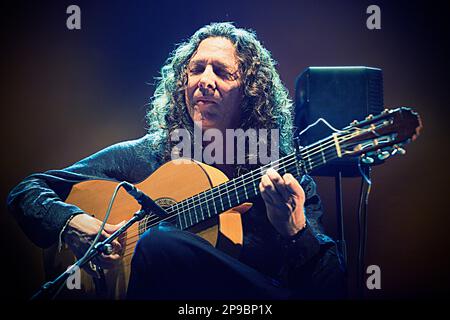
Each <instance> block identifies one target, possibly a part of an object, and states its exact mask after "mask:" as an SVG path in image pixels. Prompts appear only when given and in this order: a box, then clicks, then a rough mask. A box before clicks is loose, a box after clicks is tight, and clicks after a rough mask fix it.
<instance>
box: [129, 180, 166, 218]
mask: <svg viewBox="0 0 450 320" xmlns="http://www.w3.org/2000/svg"><path fill="white" fill-rule="evenodd" d="M122 186H123V188H124V189H125V190H126V191H127V192H128V194H130V195H131V196H132V197H133V198H134V199H136V201H137V202H138V203H139V204H140V205H141V206H142V210H144V211H145V212H147V213H149V212H150V211H151V212H152V213H154V214H156V215H157V216H159V217H160V218H165V217H167V216H168V213H167V212H166V210H164V209H163V208H161V207H160V206H159V205H158V204H156V202H155V201H153V200H152V198H150V197H149V196H147V195H146V194H145V193H144V192H142V191H141V190H139V189H138V188H136V186H134V185H133V184H131V183H129V182H126V181H122Z"/></svg>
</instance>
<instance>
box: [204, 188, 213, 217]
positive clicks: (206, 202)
mask: <svg viewBox="0 0 450 320" xmlns="http://www.w3.org/2000/svg"><path fill="white" fill-rule="evenodd" d="M203 197H204V198H205V204H206V209H208V218H211V211H210V210H209V203H208V199H206V192H204V193H203Z"/></svg>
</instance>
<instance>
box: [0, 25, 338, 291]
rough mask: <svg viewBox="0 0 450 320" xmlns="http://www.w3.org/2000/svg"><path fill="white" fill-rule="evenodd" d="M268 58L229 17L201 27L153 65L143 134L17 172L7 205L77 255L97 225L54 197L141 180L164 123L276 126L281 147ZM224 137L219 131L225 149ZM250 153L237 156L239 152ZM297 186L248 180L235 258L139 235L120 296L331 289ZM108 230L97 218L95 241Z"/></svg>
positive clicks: (304, 194) (269, 178)
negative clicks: (69, 160) (252, 184)
mask: <svg viewBox="0 0 450 320" xmlns="http://www.w3.org/2000/svg"><path fill="white" fill-rule="evenodd" d="M274 65H275V62H274V61H273V60H272V58H271V57H270V53H269V52H268V51H267V50H266V49H264V48H263V47H262V45H261V44H260V42H259V41H258V40H257V39H256V36H255V35H254V34H253V33H252V32H249V31H246V30H243V29H238V28H236V27H234V26H233V25H232V24H230V23H215V24H211V25H208V26H205V27H203V28H201V29H200V30H198V31H197V32H196V33H195V34H194V35H193V36H192V37H191V38H190V39H189V40H188V41H187V42H185V43H182V44H180V45H179V46H178V47H177V48H176V49H175V51H174V52H173V54H172V55H171V57H170V58H169V59H168V61H167V64H166V65H165V66H164V67H163V68H162V72H161V78H160V80H159V83H158V85H157V88H156V90H155V94H154V97H153V100H152V103H151V108H150V110H149V113H148V123H149V133H148V134H147V135H146V136H144V137H143V138H141V139H138V140H134V141H128V142H124V143H120V144H117V145H113V146H111V147H108V148H106V149H104V150H102V151H100V152H98V153H96V154H94V155H92V156H90V157H88V158H86V159H83V160H81V161H79V162H78V163H76V164H74V165H72V166H70V167H68V168H66V169H64V170H51V171H48V172H46V173H43V174H34V175H31V176H29V177H27V178H26V179H25V180H24V181H22V182H21V183H20V184H19V185H18V186H16V188H14V189H13V190H12V191H11V193H10V195H9V197H8V205H9V208H10V210H11V212H12V213H13V214H14V215H15V216H16V217H17V219H18V222H19V224H20V225H21V226H22V228H23V229H24V231H25V232H26V233H27V234H28V236H29V237H30V238H31V239H32V240H33V241H34V242H35V243H36V244H38V245H40V246H42V247H47V246H49V245H51V244H53V243H54V242H55V241H58V239H59V240H60V241H64V242H65V243H66V244H67V245H68V246H69V247H70V249H71V250H72V251H73V252H74V253H75V254H76V255H77V256H78V257H80V256H81V255H83V254H84V252H85V251H86V249H87V248H88V247H89V245H90V243H91V241H92V239H93V238H94V237H95V235H96V233H97V232H98V230H99V227H100V224H101V221H99V220H97V219H95V218H94V217H92V216H90V215H89V213H85V212H83V211H82V210H81V209H79V208H78V207H76V206H73V205H69V204H66V203H64V201H63V200H64V199H65V198H66V197H67V195H68V193H69V192H70V189H71V187H72V186H73V184H75V183H77V182H81V181H85V180H87V179H114V180H117V181H122V180H126V181H129V182H131V183H137V182H139V181H142V180H144V179H145V178H147V177H148V176H149V175H150V174H151V173H152V172H153V171H154V170H155V169H157V168H158V167H159V166H160V165H161V164H163V163H164V162H166V161H168V160H170V159H171V156H172V152H173V147H174V142H173V141H172V140H171V137H170V134H171V133H172V132H174V130H177V129H185V130H188V131H189V132H193V131H194V127H195V126H198V127H201V129H202V130H208V129H217V130H219V131H220V132H222V133H223V136H224V137H226V135H225V131H226V130H227V129H237V128H242V129H244V130H246V129H249V128H254V129H262V128H264V129H278V130H279V133H280V144H279V149H280V153H281V155H286V154H288V153H289V152H292V151H293V148H292V103H291V101H290V100H289V98H288V94H287V90H286V89H285V87H284V86H283V85H282V83H281V81H280V78H279V76H278V73H277V72H276V70H275V67H274ZM269 140H270V139H269ZM192 143H193V144H195V143H199V142H198V141H197V142H196V141H193V142H192ZM230 143H231V141H226V139H224V148H223V151H224V152H225V153H226V152H227V150H229V149H228V148H227V145H228V144H230ZM269 143H273V141H272V142H271V141H269ZM206 145H207V144H205V145H202V146H201V147H205V146H206ZM251 156H252V155H251V154H250V153H248V152H247V154H246V159H249V158H250V157H251ZM253 156H254V155H253ZM258 162H259V163H260V161H259V159H258ZM212 165H214V166H215V167H217V168H218V169H220V170H222V171H223V172H224V173H225V174H226V175H227V176H228V177H229V178H233V177H236V176H239V175H241V174H242V173H243V172H246V171H248V170H250V169H252V168H254V167H255V166H254V165H251V164H250V162H248V163H245V164H236V163H233V164H229V163H226V164H222V163H213V164H212ZM301 182H302V185H301V184H300V183H299V182H298V181H297V180H296V179H295V178H294V177H293V176H292V175H291V174H285V175H283V176H281V175H280V174H278V173H277V172H276V171H275V170H274V169H269V170H267V172H266V174H265V175H263V177H262V179H261V181H260V183H259V189H260V192H261V197H256V198H255V199H253V203H254V206H253V207H252V209H250V211H249V212H248V213H246V214H245V215H243V216H242V219H243V227H244V246H243V248H242V253H241V255H240V257H239V259H235V258H232V257H230V256H228V255H227V254H226V253H224V252H221V251H220V250H218V249H216V248H213V247H212V246H211V245H210V244H209V243H207V242H206V241H205V240H203V239H201V238H199V237H198V236H196V235H194V234H191V233H188V232H185V231H181V230H176V229H175V228H174V227H173V226H170V225H166V224H161V225H160V226H159V227H156V228H153V229H151V230H149V231H147V232H146V233H145V234H144V235H143V236H142V237H141V239H140V240H139V242H138V244H137V246H136V250H135V254H134V257H133V261H132V271H131V276H130V283H129V288H128V297H129V298H131V299H222V298H224V299H227V298H228V299H235V298H241V299H283V298H341V297H343V293H344V289H343V288H344V287H345V285H344V278H343V276H342V275H343V272H342V270H341V265H340V262H339V256H338V254H337V251H336V246H335V244H334V242H333V241H332V240H331V239H330V238H328V237H327V236H325V235H324V234H323V231H322V228H321V225H320V216H321V215H322V212H321V205H320V200H319V198H318V196H317V194H316V192H315V184H314V182H313V181H312V179H311V178H310V177H307V176H304V177H302V181H301ZM305 213H306V215H305ZM119 227H120V224H119V225H109V224H107V225H106V227H105V229H104V232H103V237H106V236H108V235H109V234H111V233H113V232H114V231H115V230H117V229H118V228H119ZM113 247H114V250H113V253H112V254H111V255H108V256H106V255H102V256H101V257H99V258H97V259H96V260H95V263H96V264H98V265H99V266H102V267H104V268H110V267H113V266H114V264H115V263H117V261H118V260H119V259H121V254H120V253H121V249H122V244H121V243H120V242H118V241H115V242H114V246H113Z"/></svg>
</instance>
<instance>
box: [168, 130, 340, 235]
mask: <svg viewBox="0 0 450 320" xmlns="http://www.w3.org/2000/svg"><path fill="white" fill-rule="evenodd" d="M340 156H341V153H340V148H339V142H338V139H337V134H334V135H332V136H330V137H328V138H325V139H323V140H320V141H318V142H316V143H314V144H312V145H310V146H308V147H304V148H300V149H299V150H298V151H296V152H293V153H291V154H289V155H287V156H285V157H283V158H280V159H279V160H277V161H274V162H271V163H269V164H267V165H264V166H262V167H260V168H258V169H255V170H252V171H250V172H248V173H246V174H243V175H242V176H239V177H237V178H235V179H232V180H230V181H228V182H226V183H223V184H220V185H219V186H216V187H214V188H212V189H209V190H206V191H204V192H201V193H199V194H197V195H195V196H192V197H190V198H187V199H185V200H183V201H181V202H179V203H177V204H175V205H173V206H172V207H170V208H169V209H168V212H170V214H171V215H172V218H171V219H170V220H171V221H172V222H173V223H175V224H176V226H177V227H178V228H180V229H182V230H184V229H188V228H190V227H192V226H194V225H196V224H197V223H200V222H202V221H204V220H207V219H209V218H212V217H214V216H216V215H218V214H220V213H222V212H224V211H226V210H228V209H231V208H233V207H236V206H238V205H239V204H241V203H244V202H246V201H248V200H249V199H251V198H254V197H255V196H257V195H259V193H260V191H259V182H260V181H261V177H262V176H263V175H264V173H265V172H266V170H267V169H269V168H274V169H275V170H277V171H278V173H279V174H280V175H284V174H285V173H290V174H292V175H293V176H294V177H296V178H300V177H301V176H303V175H304V174H308V173H310V172H311V171H313V170H314V169H316V168H319V167H321V166H323V165H325V164H327V163H328V162H329V161H331V160H333V159H335V158H338V157H340Z"/></svg>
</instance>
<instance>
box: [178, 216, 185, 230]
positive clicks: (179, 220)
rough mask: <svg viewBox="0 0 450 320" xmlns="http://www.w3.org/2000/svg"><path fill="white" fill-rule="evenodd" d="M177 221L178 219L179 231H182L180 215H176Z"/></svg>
mask: <svg viewBox="0 0 450 320" xmlns="http://www.w3.org/2000/svg"><path fill="white" fill-rule="evenodd" d="M177 219H178V222H179V223H178V226H179V228H180V229H181V230H183V229H184V228H183V224H182V223H181V215H180V214H177Z"/></svg>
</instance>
